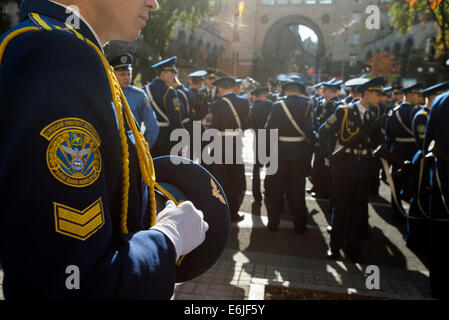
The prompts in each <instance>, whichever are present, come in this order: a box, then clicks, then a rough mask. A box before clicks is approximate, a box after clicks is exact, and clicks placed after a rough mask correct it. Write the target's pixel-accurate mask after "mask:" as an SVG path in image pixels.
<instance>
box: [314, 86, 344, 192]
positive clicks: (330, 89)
mask: <svg viewBox="0 0 449 320" xmlns="http://www.w3.org/2000/svg"><path fill="white" fill-rule="evenodd" d="M341 84H342V81H335V79H333V80H331V81H328V82H323V83H322V85H323V87H324V91H323V99H322V100H321V102H320V103H319V104H318V105H317V107H316V108H315V114H314V115H315V119H314V120H315V122H314V125H315V128H316V129H318V128H320V126H321V125H322V124H323V123H324V122H326V120H327V119H328V118H329V117H330V116H332V114H333V113H334V112H335V110H336V109H337V107H338V105H339V104H340V102H339V98H338V92H339V90H340V87H341ZM312 181H313V187H314V192H311V195H312V196H315V197H317V198H322V199H327V198H329V197H330V187H331V172H330V168H329V167H328V166H326V165H325V164H324V158H323V156H322V154H321V152H315V157H314V160H313V167H312Z"/></svg>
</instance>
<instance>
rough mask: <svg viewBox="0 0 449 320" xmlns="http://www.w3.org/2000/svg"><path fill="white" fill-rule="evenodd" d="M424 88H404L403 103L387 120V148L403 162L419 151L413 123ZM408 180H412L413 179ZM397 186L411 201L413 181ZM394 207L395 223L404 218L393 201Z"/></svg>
mask: <svg viewBox="0 0 449 320" xmlns="http://www.w3.org/2000/svg"><path fill="white" fill-rule="evenodd" d="M423 88H425V86H424V83H417V84H414V85H411V86H409V87H406V88H403V89H402V93H403V94H404V95H405V98H404V100H403V102H402V103H401V104H400V105H399V106H397V107H395V108H394V109H393V110H392V113H391V115H389V117H388V118H387V119H386V120H385V139H386V140H385V143H386V146H387V148H389V149H390V151H391V152H392V153H394V154H395V155H396V156H398V157H399V159H401V160H402V161H411V160H412V158H413V156H414V155H415V153H416V151H418V148H417V146H416V142H415V137H414V134H413V130H412V122H413V117H414V116H415V114H416V113H417V112H418V111H419V109H420V106H419V102H420V96H421V91H422V89H423ZM396 169H397V168H395V167H393V171H396ZM408 178H410V179H411V178H412V177H408ZM395 185H396V187H397V189H398V192H397V194H398V195H401V196H400V198H401V199H402V200H405V201H410V198H411V197H412V195H413V193H414V190H412V188H411V186H412V183H411V181H409V179H404V181H395ZM398 200H399V199H398ZM392 206H393V213H392V214H393V216H392V218H393V221H395V222H397V221H400V220H401V219H402V218H403V216H402V215H401V214H400V212H401V209H400V208H398V207H397V205H396V202H395V201H392Z"/></svg>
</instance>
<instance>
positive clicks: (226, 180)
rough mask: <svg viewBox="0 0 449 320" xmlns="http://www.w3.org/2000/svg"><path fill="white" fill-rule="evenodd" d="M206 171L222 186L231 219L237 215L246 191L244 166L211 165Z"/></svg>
mask: <svg viewBox="0 0 449 320" xmlns="http://www.w3.org/2000/svg"><path fill="white" fill-rule="evenodd" d="M208 170H210V172H211V173H212V175H213V176H214V177H215V178H216V179H217V180H218V182H219V183H220V185H221V186H222V188H223V190H224V192H225V194H226V198H227V200H228V204H229V211H230V215H231V219H232V218H235V217H236V216H237V215H238V212H239V209H240V206H241V205H242V202H243V199H244V197H245V191H246V178H245V165H244V164H212V165H210V166H208Z"/></svg>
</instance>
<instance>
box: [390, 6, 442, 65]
mask: <svg viewBox="0 0 449 320" xmlns="http://www.w3.org/2000/svg"><path fill="white" fill-rule="evenodd" d="M389 14H390V17H391V23H392V26H393V27H394V28H395V29H396V30H397V31H399V32H402V33H405V32H407V31H411V30H412V26H413V25H414V24H416V23H421V22H426V21H435V22H436V23H437V25H438V27H439V28H440V32H441V35H440V36H439V37H438V39H439V42H437V45H436V47H437V53H436V57H439V58H440V59H442V60H444V59H447V58H448V57H449V42H448V40H449V39H448V37H447V36H446V33H447V32H448V30H449V0H443V1H441V3H440V5H439V6H438V7H437V8H436V9H435V10H432V9H431V1H429V0H417V1H416V2H415V4H414V6H413V8H410V5H409V3H408V1H406V0H393V1H392V4H391V8H390V11H389ZM444 39H445V41H443V40H444ZM438 48H439V50H440V51H439V52H438Z"/></svg>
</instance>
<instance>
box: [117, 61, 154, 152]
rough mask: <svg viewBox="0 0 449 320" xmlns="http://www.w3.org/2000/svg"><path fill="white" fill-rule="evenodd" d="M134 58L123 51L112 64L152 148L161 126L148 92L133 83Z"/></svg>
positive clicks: (132, 110) (135, 116)
mask: <svg viewBox="0 0 449 320" xmlns="http://www.w3.org/2000/svg"><path fill="white" fill-rule="evenodd" d="M133 60H134V59H133V56H132V55H131V54H129V53H123V54H119V55H118V56H116V57H114V58H112V59H111V60H110V64H111V66H112V67H113V68H114V72H115V76H116V77H117V80H118V82H119V83H120V86H121V87H122V90H123V93H124V94H125V97H126V100H127V101H128V104H129V107H130V108H131V112H132V113H133V115H134V118H136V121H137V123H138V125H139V127H140V128H141V132H142V133H143V135H144V137H145V139H146V141H147V143H148V146H149V147H150V150H151V149H152V148H153V146H154V144H155V143H156V140H157V138H158V136H159V126H158V124H157V119H156V113H155V112H154V110H153V107H152V106H151V103H150V99H148V96H147V94H146V93H145V91H143V90H142V89H139V88H137V87H136V86H133V85H132V84H131V80H132V72H133V67H132V64H133ZM142 127H143V128H142Z"/></svg>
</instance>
